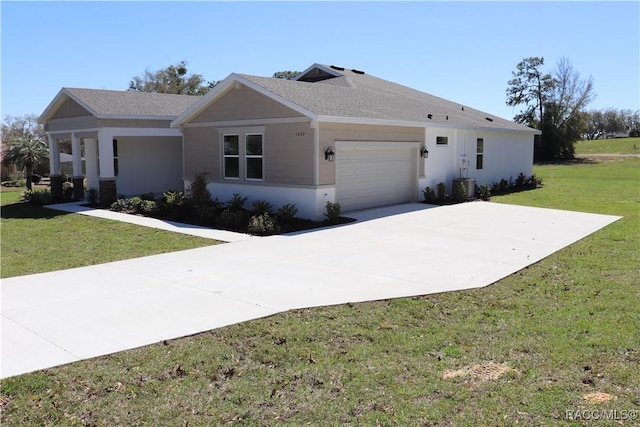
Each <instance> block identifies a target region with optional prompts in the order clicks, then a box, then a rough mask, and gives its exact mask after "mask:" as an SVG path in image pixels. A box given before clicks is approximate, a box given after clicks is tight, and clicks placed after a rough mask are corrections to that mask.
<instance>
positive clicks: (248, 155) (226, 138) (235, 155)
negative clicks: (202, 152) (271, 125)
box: [220, 126, 264, 181]
mask: <svg viewBox="0 0 640 427" xmlns="http://www.w3.org/2000/svg"><path fill="white" fill-rule="evenodd" d="M220 135H221V137H222V157H223V160H222V176H223V177H224V178H225V179H238V180H247V181H262V180H263V179H264V127H260V126H256V127H250V128H233V129H231V128H226V129H221V130H220Z"/></svg>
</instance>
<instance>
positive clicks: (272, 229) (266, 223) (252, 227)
mask: <svg viewBox="0 0 640 427" xmlns="http://www.w3.org/2000/svg"><path fill="white" fill-rule="evenodd" d="M247 231H249V233H252V234H259V235H263V236H264V235H269V234H274V233H277V232H279V231H280V227H278V224H277V223H276V220H275V218H273V217H271V216H269V214H268V213H264V214H262V215H255V216H252V217H251V219H250V220H249V226H248V227H247Z"/></svg>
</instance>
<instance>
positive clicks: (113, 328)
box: [0, 202, 618, 378]
mask: <svg viewBox="0 0 640 427" xmlns="http://www.w3.org/2000/svg"><path fill="white" fill-rule="evenodd" d="M352 216H354V217H356V218H358V221H357V222H355V223H351V224H348V225H344V226H339V227H335V228H329V229H322V230H318V231H312V232H306V233H300V234H297V235H294V236H273V237H267V238H252V239H248V240H245V241H239V242H235V243H229V244H224V245H217V246H211V247H205V248H199V249H193V250H187V251H181V252H176V253H171V254H164V255H156V256H150V257H144V258H138V259H131V260H126V261H119V262H112V263H108V264H102V265H97V266H91V267H83V268H76V269H71V270H64V271H57V272H51V273H45V274H37V275H30V276H22V277H15V278H10V279H5V280H3V281H2V284H1V288H2V289H1V290H2V304H1V306H2V308H1V311H2V347H1V353H2V364H1V365H0V377H2V378H5V377H9V376H13V375H18V374H21V373H25V372H30V371H34V370H38V369H43V368H48V367H52V366H56V365H60V364H65V363H70V362H74V361H78V360H81V359H86V358H91V357H95V356H99V355H103V354H109V353H113V352H117V351H121V350H126V349H130V348H135V347H139V346H143V345H147V344H152V343H155V342H158V341H162V340H164V339H171V338H177V337H181V336H185V335H190V334H194V333H197V332H201V331H206V330H210V329H213V328H218V327H221V326H225V325H229V324H233V323H237V322H242V321H245V320H250V319H254V318H259V317H263V316H269V315H272V314H274V313H278V312H281V311H285V310H290V309H295V308H302V307H311V306H319V305H329V304H341V303H346V302H359V301H368V300H378V299H385V298H395V297H402V296H410V295H423V294H429V293H436V292H443V291H452V290H460V289H468V288H474V287H481V286H486V285H489V284H491V283H493V282H495V281H497V280H499V279H501V278H503V277H505V276H507V275H509V274H511V273H514V272H516V271H518V270H520V269H522V268H524V267H526V266H528V265H530V264H532V263H534V262H536V261H538V260H540V259H542V258H544V257H546V256H548V255H549V254H551V253H553V252H555V251H557V250H559V249H561V248H563V247H564V246H567V245H569V244H571V243H573V242H575V241H576V240H579V239H581V238H583V237H585V236H586V235H588V234H590V233H593V232H594V231H596V230H598V229H600V228H601V227H604V226H606V225H607V224H610V223H612V222H614V221H616V220H617V219H618V217H613V216H606V215H594V214H584V213H578V212H567V211H558V210H548V209H538V208H529V207H521V206H511V205H502V204H496V203H485V202H477V203H465V204H460V205H454V206H446V207H429V206H427V205H422V204H410V205H402V206H396V207H391V208H381V209H375V210H371V211H363V212H359V213H354V214H353V215H352Z"/></svg>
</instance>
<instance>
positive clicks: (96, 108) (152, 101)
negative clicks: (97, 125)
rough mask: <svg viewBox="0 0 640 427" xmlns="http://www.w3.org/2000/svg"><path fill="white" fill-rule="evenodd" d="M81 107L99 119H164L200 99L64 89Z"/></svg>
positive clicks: (184, 96) (185, 96)
mask: <svg viewBox="0 0 640 427" xmlns="http://www.w3.org/2000/svg"><path fill="white" fill-rule="evenodd" d="M63 90H66V91H67V92H68V93H69V94H70V95H72V96H73V97H74V98H75V99H76V101H79V102H80V104H81V105H83V106H85V107H88V108H89V109H90V110H91V112H92V113H93V114H95V115H96V116H97V117H99V118H106V117H128V116H131V117H136V116H142V117H152V116H159V117H166V118H175V117H177V116H179V115H180V114H182V113H183V112H184V111H185V110H187V108H189V107H190V106H192V105H193V104H194V103H195V102H196V101H198V100H200V99H201V97H200V96H191V95H173V94H165V93H148V92H129V91H116V90H100V89H77V88H64V89H63Z"/></svg>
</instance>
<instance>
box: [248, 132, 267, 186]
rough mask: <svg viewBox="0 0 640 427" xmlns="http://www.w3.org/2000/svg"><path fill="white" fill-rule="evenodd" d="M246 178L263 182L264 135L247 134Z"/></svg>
mask: <svg viewBox="0 0 640 427" xmlns="http://www.w3.org/2000/svg"><path fill="white" fill-rule="evenodd" d="M244 138H245V165H246V166H245V177H246V179H249V180H260V181H261V180H262V160H263V157H262V134H245V136H244Z"/></svg>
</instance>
